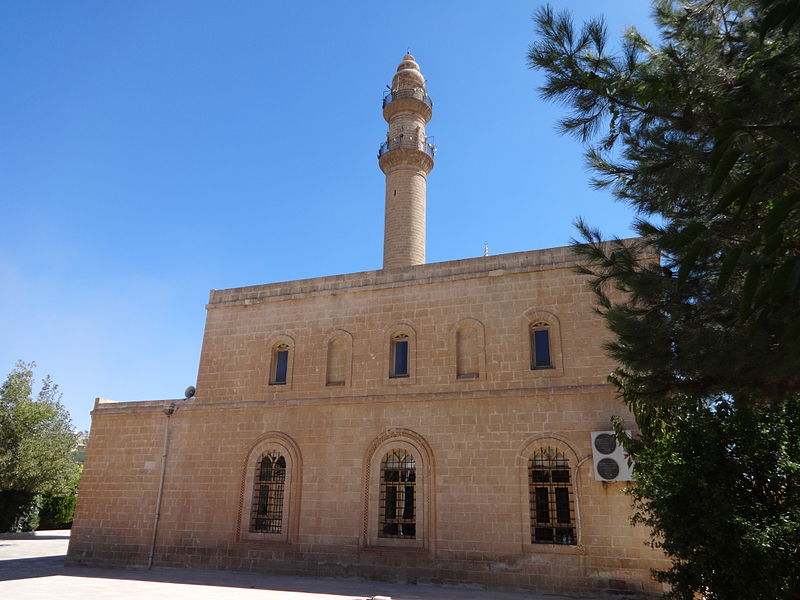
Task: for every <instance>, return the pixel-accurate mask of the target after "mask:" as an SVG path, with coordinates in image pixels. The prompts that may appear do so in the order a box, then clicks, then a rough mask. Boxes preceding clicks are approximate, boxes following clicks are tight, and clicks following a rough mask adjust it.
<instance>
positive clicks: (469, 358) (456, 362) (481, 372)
mask: <svg viewBox="0 0 800 600" xmlns="http://www.w3.org/2000/svg"><path fill="white" fill-rule="evenodd" d="M450 340H451V343H452V348H451V351H450V356H451V359H452V372H453V373H454V378H455V379H457V380H463V381H469V380H472V379H486V331H485V327H484V325H483V323H482V322H481V321H479V320H478V319H473V318H471V317H468V318H465V319H461V320H460V321H458V322H456V323H455V324H454V325H453V326H452V327H451V329H450Z"/></svg>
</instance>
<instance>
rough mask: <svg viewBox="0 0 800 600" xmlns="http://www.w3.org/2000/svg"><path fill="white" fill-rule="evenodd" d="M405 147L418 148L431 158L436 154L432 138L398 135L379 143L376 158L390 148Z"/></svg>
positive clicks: (390, 149) (409, 148)
mask: <svg viewBox="0 0 800 600" xmlns="http://www.w3.org/2000/svg"><path fill="white" fill-rule="evenodd" d="M401 148H402V149H406V150H419V151H420V152H424V153H425V154H427V155H428V156H430V157H431V158H435V156H436V146H434V145H433V138H432V137H429V138H425V139H424V140H423V139H418V138H417V136H415V135H406V136H404V135H402V134H400V135H398V136H397V137H396V138H394V139H391V140H386V141H385V142H383V143H382V144H381V147H380V148H378V158H380V157H381V156H383V155H384V154H386V153H387V152H390V151H392V150H399V149H401Z"/></svg>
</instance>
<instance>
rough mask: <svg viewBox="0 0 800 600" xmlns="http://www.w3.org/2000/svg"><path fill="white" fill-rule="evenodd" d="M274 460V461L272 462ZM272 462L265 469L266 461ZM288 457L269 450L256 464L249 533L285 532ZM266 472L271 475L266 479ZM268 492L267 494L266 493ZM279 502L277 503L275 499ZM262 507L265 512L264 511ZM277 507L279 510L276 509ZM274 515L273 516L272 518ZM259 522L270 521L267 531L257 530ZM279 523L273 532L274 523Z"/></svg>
mask: <svg viewBox="0 0 800 600" xmlns="http://www.w3.org/2000/svg"><path fill="white" fill-rule="evenodd" d="M271 458H273V460H270V459H271ZM268 460H269V461H270V463H271V465H270V467H267V468H265V466H264V463H265V461H268ZM287 471H288V469H287V467H286V457H285V456H283V454H281V453H280V452H279V451H278V450H269V451H267V452H265V453H263V454H262V455H261V458H260V459H258V460H257V461H256V463H255V473H254V475H253V495H252V499H251V502H250V525H249V527H248V533H277V534H280V533H281V532H282V530H283V512H284V508H285V506H284V505H285V499H286V474H287ZM265 472H268V473H269V477H268V478H264V474H265ZM265 491H266V494H265V493H264V492H265ZM276 496H277V498H278V499H279V501H275V498H276ZM262 507H263V509H264V510H262ZM276 507H277V508H276ZM270 515H272V516H270ZM259 520H263V521H268V522H270V525H269V526H268V527H267V528H266V529H257V528H256V525H257V522H258V521H259ZM274 521H278V525H277V531H273V530H272V529H273V528H274V525H272V522H274Z"/></svg>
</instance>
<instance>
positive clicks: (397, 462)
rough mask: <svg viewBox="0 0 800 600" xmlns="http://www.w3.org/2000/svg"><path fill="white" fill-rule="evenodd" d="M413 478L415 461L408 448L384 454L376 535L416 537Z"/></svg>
mask: <svg viewBox="0 0 800 600" xmlns="http://www.w3.org/2000/svg"><path fill="white" fill-rule="evenodd" d="M416 482H417V473H416V462H415V461H414V457H413V456H412V454H411V453H410V452H408V451H407V450H402V449H397V450H392V451H390V452H388V453H387V454H386V456H384V457H383V461H381V489H380V506H379V523H378V536H379V537H384V538H407V539H414V538H416V535H417V517H416Z"/></svg>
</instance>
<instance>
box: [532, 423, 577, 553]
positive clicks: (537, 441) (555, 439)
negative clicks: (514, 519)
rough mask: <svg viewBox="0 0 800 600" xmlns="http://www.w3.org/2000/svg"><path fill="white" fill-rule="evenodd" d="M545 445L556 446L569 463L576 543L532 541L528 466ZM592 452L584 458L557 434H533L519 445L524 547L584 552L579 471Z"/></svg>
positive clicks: (537, 549)
mask: <svg viewBox="0 0 800 600" xmlns="http://www.w3.org/2000/svg"><path fill="white" fill-rule="evenodd" d="M545 448H554V449H557V450H558V451H559V452H562V453H563V454H564V456H565V457H566V459H567V461H568V464H569V471H570V484H571V489H572V494H573V502H574V511H575V522H574V528H575V537H576V540H575V543H574V545H555V544H553V545H551V544H539V543H536V544H534V543H532V541H531V537H532V536H531V532H532V524H531V490H530V487H529V482H530V480H529V472H528V467H529V464H530V461H531V459H532V458H533V456H534V455H535V454H536V452H537V451H539V450H541V449H545ZM587 459H591V455H589V456H588V457H583V458H581V457H580V456H579V455H578V453H577V452H576V451H575V449H574V447H573V445H572V443H571V442H570V441H568V440H567V439H566V438H564V437H563V436H560V435H558V434H554V433H547V434H540V435H535V436H531V437H530V438H528V439H527V440H526V441H525V442H524V443H523V444H522V446H521V447H520V450H519V452H518V453H517V455H516V469H517V473H518V476H519V480H518V481H519V491H520V495H519V505H520V532H521V539H522V549H523V551H524V552H555V553H568V554H570V553H579V554H580V553H584V552H585V548H584V546H583V543H582V539H581V538H582V535H581V497H582V494H581V486H580V477H579V475H580V470H581V467H582V466H583V465H584V463H588V464H591V461H590V460H587Z"/></svg>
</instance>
